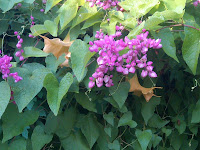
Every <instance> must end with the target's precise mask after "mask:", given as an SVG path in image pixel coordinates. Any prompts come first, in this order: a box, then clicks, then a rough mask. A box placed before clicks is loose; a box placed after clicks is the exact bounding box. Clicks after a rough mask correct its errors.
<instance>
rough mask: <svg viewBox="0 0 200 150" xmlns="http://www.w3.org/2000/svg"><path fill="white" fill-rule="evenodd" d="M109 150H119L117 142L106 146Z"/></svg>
mask: <svg viewBox="0 0 200 150" xmlns="http://www.w3.org/2000/svg"><path fill="white" fill-rule="evenodd" d="M108 148H109V149H110V150H120V144H119V141H118V140H114V141H113V143H109V144H108Z"/></svg>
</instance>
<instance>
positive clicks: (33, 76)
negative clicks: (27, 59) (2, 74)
mask: <svg viewBox="0 0 200 150" xmlns="http://www.w3.org/2000/svg"><path fill="white" fill-rule="evenodd" d="M34 64H35V63H32V65H30V66H29V67H28V68H25V66H26V65H24V66H23V68H12V69H11V71H12V72H18V74H19V76H21V77H22V78H23V80H21V81H20V82H17V83H15V82H14V80H13V79H10V80H9V85H11V87H12V90H13V92H14V95H13V96H14V98H15V102H16V103H17V106H18V109H19V111H20V112H22V110H23V109H24V108H25V107H26V106H27V105H28V104H29V102H30V101H31V100H32V99H33V98H34V97H35V96H36V95H37V94H38V93H39V92H40V91H41V89H42V87H43V80H44V78H45V76H46V75H47V74H48V73H50V71H49V70H48V69H47V68H45V67H44V66H43V67H42V68H38V65H36V66H34ZM41 66H42V65H41ZM37 68H38V69H37Z"/></svg>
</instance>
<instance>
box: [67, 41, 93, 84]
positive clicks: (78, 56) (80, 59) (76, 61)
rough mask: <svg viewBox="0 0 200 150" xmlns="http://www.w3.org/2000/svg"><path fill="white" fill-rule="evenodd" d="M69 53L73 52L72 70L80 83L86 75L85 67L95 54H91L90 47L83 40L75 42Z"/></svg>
mask: <svg viewBox="0 0 200 150" xmlns="http://www.w3.org/2000/svg"><path fill="white" fill-rule="evenodd" d="M69 51H70V52H71V63H72V70H73V72H74V74H75V76H76V78H77V80H78V81H79V82H80V81H81V80H82V79H83V77H84V75H85V69H86V68H85V67H86V65H87V63H88V61H89V60H90V58H91V57H92V56H93V55H94V54H95V53H91V52H90V51H89V47H88V45H87V44H86V43H85V42H83V41H81V40H76V41H74V42H73V44H72V45H71V46H70V48H69Z"/></svg>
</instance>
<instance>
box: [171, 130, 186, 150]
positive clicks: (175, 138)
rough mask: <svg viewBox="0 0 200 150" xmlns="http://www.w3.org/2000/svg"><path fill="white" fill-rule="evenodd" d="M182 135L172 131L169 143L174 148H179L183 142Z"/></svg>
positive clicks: (176, 149)
mask: <svg viewBox="0 0 200 150" xmlns="http://www.w3.org/2000/svg"><path fill="white" fill-rule="evenodd" d="M183 140H184V135H179V134H178V132H173V133H172V135H171V138H170V144H171V145H172V147H173V148H174V149H175V150H179V149H180V147H181V145H182V144H183Z"/></svg>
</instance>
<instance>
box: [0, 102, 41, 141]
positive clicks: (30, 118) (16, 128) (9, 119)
mask: <svg viewBox="0 0 200 150" xmlns="http://www.w3.org/2000/svg"><path fill="white" fill-rule="evenodd" d="M38 117H39V112H37V111H26V112H24V113H19V112H18V110H17V107H16V106H15V105H14V104H10V105H9V106H8V107H7V109H6V111H5V113H4V114H3V116H2V122H3V124H2V128H3V140H2V142H5V141H7V140H9V139H11V138H12V137H14V136H17V135H19V134H21V133H22V132H23V131H24V128H25V127H27V126H29V125H32V124H33V123H34V122H35V121H36V120H37V119H38Z"/></svg>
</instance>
